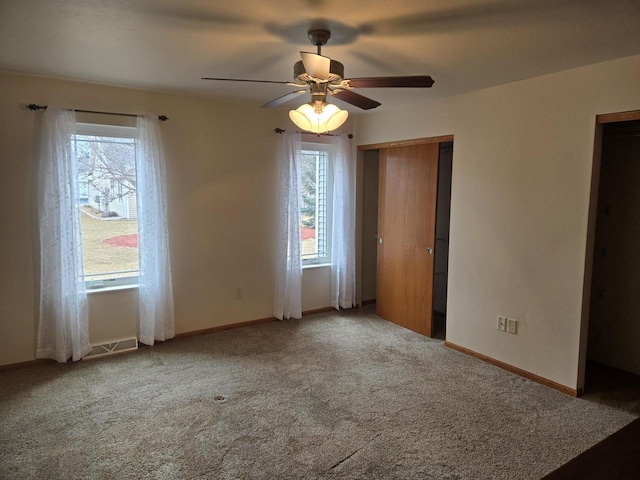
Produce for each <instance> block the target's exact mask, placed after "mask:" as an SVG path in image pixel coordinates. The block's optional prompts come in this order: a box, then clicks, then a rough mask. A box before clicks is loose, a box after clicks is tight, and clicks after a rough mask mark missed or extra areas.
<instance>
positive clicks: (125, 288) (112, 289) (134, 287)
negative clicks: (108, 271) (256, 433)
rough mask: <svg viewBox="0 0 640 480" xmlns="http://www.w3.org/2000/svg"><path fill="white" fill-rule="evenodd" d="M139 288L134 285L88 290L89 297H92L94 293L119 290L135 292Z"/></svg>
mask: <svg viewBox="0 0 640 480" xmlns="http://www.w3.org/2000/svg"><path fill="white" fill-rule="evenodd" d="M137 288H138V284H137V283H132V284H130V285H115V286H111V287H99V288H87V295H91V294H93V293H105V292H117V291H119V290H133V289H137Z"/></svg>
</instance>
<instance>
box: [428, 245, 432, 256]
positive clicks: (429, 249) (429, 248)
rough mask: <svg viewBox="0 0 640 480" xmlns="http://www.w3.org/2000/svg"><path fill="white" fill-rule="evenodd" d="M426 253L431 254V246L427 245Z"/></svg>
mask: <svg viewBox="0 0 640 480" xmlns="http://www.w3.org/2000/svg"><path fill="white" fill-rule="evenodd" d="M427 253H428V254H429V255H433V248H431V247H427Z"/></svg>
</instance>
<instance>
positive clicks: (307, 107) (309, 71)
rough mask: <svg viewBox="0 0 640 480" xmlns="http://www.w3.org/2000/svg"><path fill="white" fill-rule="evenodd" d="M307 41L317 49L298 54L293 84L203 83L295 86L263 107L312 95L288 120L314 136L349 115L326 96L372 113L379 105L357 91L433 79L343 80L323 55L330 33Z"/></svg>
mask: <svg viewBox="0 0 640 480" xmlns="http://www.w3.org/2000/svg"><path fill="white" fill-rule="evenodd" d="M308 36H309V40H311V43H312V44H313V45H315V46H316V47H317V53H310V52H300V56H301V57H302V60H300V61H298V62H296V63H295V64H294V66H293V78H294V81H293V82H279V81H271V80H244V79H239V78H212V77H203V80H219V81H229V82H254V83H277V84H281V85H288V86H291V87H296V88H297V89H298V90H296V91H294V92H289V93H287V94H285V95H282V96H281V97H278V98H276V99H274V100H271V101H270V102H268V103H265V104H264V105H262V106H263V107H276V106H278V105H282V104H283V103H285V102H288V101H289V100H292V99H293V98H295V97H297V96H298V95H300V94H303V93H311V103H308V104H304V105H302V106H301V107H299V108H298V109H297V110H291V111H290V112H289V116H290V117H291V120H292V121H293V122H294V123H295V124H296V125H297V126H298V127H300V128H301V129H303V130H307V131H311V132H314V133H323V132H328V131H331V130H335V129H336V128H338V127H339V126H340V125H342V124H343V123H344V121H345V120H346V119H347V116H348V112H346V111H344V110H340V109H339V108H338V107H336V106H335V105H333V104H329V103H327V101H326V100H327V95H330V96H333V97H335V98H338V99H340V100H342V101H343V102H347V103H349V104H351V105H354V106H356V107H358V108H361V109H363V110H371V109H372V108H376V107H378V106H380V105H381V103H380V102H377V101H375V100H372V99H370V98H367V97H365V96H363V95H360V94H358V93H355V92H354V91H353V90H354V89H357V88H389V87H402V88H429V87H431V86H432V85H433V83H434V81H433V79H432V78H431V77H430V76H428V75H420V76H409V77H366V78H344V65H342V63H340V62H338V61H336V60H332V59H330V58H329V57H325V56H323V55H322V46H323V45H326V44H327V42H328V41H329V38H331V32H330V31H329V30H324V29H318V30H310V31H309V32H308Z"/></svg>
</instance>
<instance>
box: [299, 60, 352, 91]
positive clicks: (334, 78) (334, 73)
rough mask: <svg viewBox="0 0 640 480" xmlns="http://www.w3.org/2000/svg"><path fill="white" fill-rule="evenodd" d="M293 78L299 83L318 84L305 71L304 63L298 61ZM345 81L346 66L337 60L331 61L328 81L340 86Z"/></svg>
mask: <svg viewBox="0 0 640 480" xmlns="http://www.w3.org/2000/svg"><path fill="white" fill-rule="evenodd" d="M293 78H294V79H295V80H296V82H297V83H300V84H303V85H307V84H309V83H316V82H315V80H314V79H313V78H312V77H310V76H309V75H308V74H307V72H306V70H305V69H304V64H303V63H302V61H301V60H300V61H297V62H296V63H295V65H294V66H293ZM343 79H344V65H343V64H342V63H340V62H338V61H337V60H331V64H330V66H329V78H328V79H327V81H328V83H331V84H336V85H337V84H340V82H342V80H343Z"/></svg>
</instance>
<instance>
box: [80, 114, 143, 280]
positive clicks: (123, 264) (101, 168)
mask: <svg viewBox="0 0 640 480" xmlns="http://www.w3.org/2000/svg"><path fill="white" fill-rule="evenodd" d="M136 141H137V140H136V129H135V128H133V127H115V126H110V125H93V124H82V123H78V124H77V133H76V134H75V135H74V137H73V142H74V147H75V152H76V160H77V179H76V181H77V182H78V185H79V189H78V191H79V192H80V193H79V195H80V198H79V199H78V208H79V209H80V212H81V224H82V256H83V262H84V278H85V281H86V284H87V288H89V289H92V288H102V287H107V286H120V285H130V284H137V282H138V221H137V201H136Z"/></svg>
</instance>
